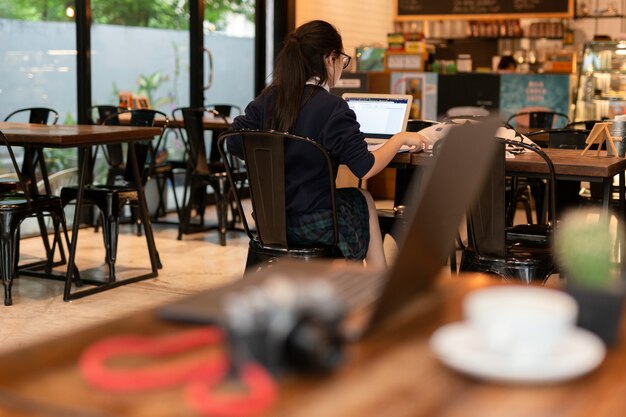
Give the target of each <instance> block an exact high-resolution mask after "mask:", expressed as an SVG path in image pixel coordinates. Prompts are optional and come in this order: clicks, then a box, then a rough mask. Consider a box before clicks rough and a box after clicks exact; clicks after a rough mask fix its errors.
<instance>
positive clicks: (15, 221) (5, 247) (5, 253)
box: [0, 206, 82, 306]
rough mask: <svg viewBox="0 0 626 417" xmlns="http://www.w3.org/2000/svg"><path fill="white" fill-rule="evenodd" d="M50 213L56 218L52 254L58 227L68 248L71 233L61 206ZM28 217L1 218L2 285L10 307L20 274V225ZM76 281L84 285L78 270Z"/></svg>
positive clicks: (49, 266) (11, 215) (77, 283)
mask: <svg viewBox="0 0 626 417" xmlns="http://www.w3.org/2000/svg"><path fill="white" fill-rule="evenodd" d="M49 213H50V214H51V215H52V216H53V218H54V224H55V238H54V244H53V246H52V249H51V250H52V253H54V250H55V247H56V243H57V240H58V239H57V237H56V236H57V235H58V233H57V232H58V226H59V224H60V225H61V227H62V228H63V235H64V236H65V243H66V245H67V247H68V248H69V247H70V238H69V233H68V231H67V224H66V223H65V221H64V220H63V219H64V214H63V211H62V209H61V208H60V206H59V209H58V210H55V209H50V211H49ZM26 217H27V216H21V215H17V216H16V215H14V214H3V215H1V216H0V223H1V227H2V231H1V232H0V233H1V237H0V261H1V263H2V264H1V265H0V274H1V275H2V284H3V286H4V305H5V306H10V305H12V304H13V298H12V295H11V290H12V287H13V279H14V278H15V277H16V276H17V272H18V268H17V265H18V262H19V240H20V224H21V223H22V220H24V218H26ZM59 248H62V245H61V244H60V242H59ZM50 263H51V260H50V259H48V263H47V266H46V272H48V273H49V272H50V271H49V270H48V269H51V264H50ZM73 273H74V279H75V282H76V285H82V282H81V281H80V276H79V274H78V270H76V269H75V270H74V271H73Z"/></svg>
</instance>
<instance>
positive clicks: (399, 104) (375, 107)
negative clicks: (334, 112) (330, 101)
mask: <svg viewBox="0 0 626 417" xmlns="http://www.w3.org/2000/svg"><path fill="white" fill-rule="evenodd" d="M342 97H343V99H344V100H346V102H347V103H348V107H350V109H352V111H354V113H355V114H356V120H357V122H359V124H360V125H361V132H363V133H364V134H365V140H366V141H367V143H368V144H370V145H375V144H380V143H384V142H385V141H386V140H387V139H389V138H390V137H392V136H393V135H395V134H396V133H398V132H404V131H405V130H406V125H407V122H408V120H409V114H410V113H411V105H412V103H413V96H411V95H407V94H370V93H345V94H344V95H343V96H342Z"/></svg>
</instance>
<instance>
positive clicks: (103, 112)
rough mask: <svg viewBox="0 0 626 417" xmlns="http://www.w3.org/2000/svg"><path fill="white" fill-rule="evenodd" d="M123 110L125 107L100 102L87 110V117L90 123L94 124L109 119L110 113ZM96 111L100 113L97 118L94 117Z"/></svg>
mask: <svg viewBox="0 0 626 417" xmlns="http://www.w3.org/2000/svg"><path fill="white" fill-rule="evenodd" d="M123 110H125V109H123V108H121V107H119V106H113V105H109V104H98V105H95V106H91V107H89V109H88V110H87V117H88V119H89V124H92V125H96V124H102V123H103V122H104V120H105V119H107V118H108V117H109V116H110V115H112V114H114V113H118V112H120V111H123ZM94 111H95V112H96V113H97V114H98V116H97V118H94V117H93V115H94ZM108 124H113V123H111V122H109V123H108Z"/></svg>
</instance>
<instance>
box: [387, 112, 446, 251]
mask: <svg viewBox="0 0 626 417" xmlns="http://www.w3.org/2000/svg"><path fill="white" fill-rule="evenodd" d="M436 124H439V122H437V121H434V120H422V119H410V120H409V121H408V122H407V125H406V131H407V132H419V131H420V130H422V129H425V128H427V127H430V126H433V125H436ZM416 172H417V169H416V168H415V167H403V168H398V169H396V184H395V193H394V208H393V209H378V210H376V212H377V214H378V223H379V225H380V232H381V233H382V235H383V239H384V238H385V235H387V234H389V233H391V232H392V231H393V230H394V224H395V222H396V221H403V215H402V214H403V207H404V202H403V200H404V195H405V193H406V190H407V187H408V186H409V184H410V182H411V178H413V175H415V174H416Z"/></svg>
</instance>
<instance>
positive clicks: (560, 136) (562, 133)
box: [526, 129, 589, 149]
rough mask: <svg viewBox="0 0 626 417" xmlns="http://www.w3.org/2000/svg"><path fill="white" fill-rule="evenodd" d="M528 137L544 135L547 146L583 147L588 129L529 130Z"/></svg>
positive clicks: (559, 147) (560, 147)
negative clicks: (546, 139)
mask: <svg viewBox="0 0 626 417" xmlns="http://www.w3.org/2000/svg"><path fill="white" fill-rule="evenodd" d="M526 136H527V137H528V138H531V139H532V138H533V137H546V136H547V138H548V148H558V149H585V146H586V143H585V141H586V140H587V136H589V131H588V130H579V129H545V130H537V131H535V132H530V133H528V134H527V135H526Z"/></svg>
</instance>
